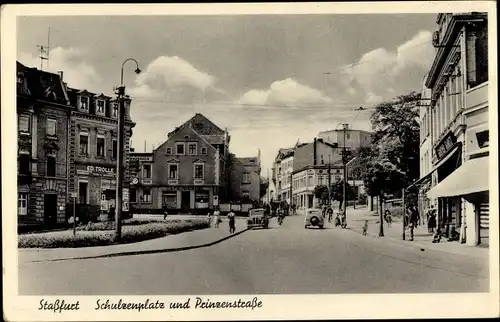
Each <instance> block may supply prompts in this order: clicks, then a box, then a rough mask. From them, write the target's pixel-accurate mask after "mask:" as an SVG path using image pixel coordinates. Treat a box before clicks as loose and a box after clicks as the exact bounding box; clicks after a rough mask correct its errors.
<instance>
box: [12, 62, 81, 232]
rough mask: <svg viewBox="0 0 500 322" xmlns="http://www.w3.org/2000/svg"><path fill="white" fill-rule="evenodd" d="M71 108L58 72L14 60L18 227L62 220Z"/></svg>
mask: <svg viewBox="0 0 500 322" xmlns="http://www.w3.org/2000/svg"><path fill="white" fill-rule="evenodd" d="M71 109H72V108H71V106H70V103H69V100H68V96H67V93H66V90H65V84H64V83H63V80H62V77H61V75H60V74H53V73H48V72H44V71H41V70H38V69H36V68H29V67H26V66H24V65H22V64H21V63H19V62H18V63H17V117H18V140H17V141H18V152H17V153H18V154H17V159H18V167H17V170H18V171H17V173H18V176H17V178H18V181H17V188H18V224H19V226H25V225H44V226H47V227H51V226H55V225H57V224H61V223H64V222H65V221H66V202H67V199H68V169H69V166H70V163H69V159H68V149H69V148H68V145H69V142H68V128H69V117H70V114H71Z"/></svg>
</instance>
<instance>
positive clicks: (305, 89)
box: [237, 78, 333, 107]
mask: <svg viewBox="0 0 500 322" xmlns="http://www.w3.org/2000/svg"><path fill="white" fill-rule="evenodd" d="M237 102H238V103H239V104H250V105H252V104H254V105H278V106H281V105H284V106H293V105H312V106H311V107H314V104H319V105H324V104H328V103H331V102H333V100H332V99H331V98H330V97H328V96H326V95H325V94H323V93H322V92H321V91H319V90H317V89H315V88H312V87H309V86H307V85H303V84H300V83H299V82H298V81H296V80H294V79H292V78H287V79H284V80H280V81H275V82H273V83H272V84H271V85H270V86H269V88H268V89H264V90H260V89H253V90H250V91H248V92H246V93H244V94H243V95H242V96H241V97H240V98H239V99H238V100H237Z"/></svg>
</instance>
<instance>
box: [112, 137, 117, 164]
mask: <svg viewBox="0 0 500 322" xmlns="http://www.w3.org/2000/svg"><path fill="white" fill-rule="evenodd" d="M117 158H118V141H117V140H116V139H113V159H117Z"/></svg>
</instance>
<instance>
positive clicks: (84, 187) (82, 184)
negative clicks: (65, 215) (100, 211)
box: [78, 181, 89, 204]
mask: <svg viewBox="0 0 500 322" xmlns="http://www.w3.org/2000/svg"><path fill="white" fill-rule="evenodd" d="M88 186H89V184H88V182H86V181H79V182H78V203H80V204H87V203H88V198H87V197H88V194H87V191H88Z"/></svg>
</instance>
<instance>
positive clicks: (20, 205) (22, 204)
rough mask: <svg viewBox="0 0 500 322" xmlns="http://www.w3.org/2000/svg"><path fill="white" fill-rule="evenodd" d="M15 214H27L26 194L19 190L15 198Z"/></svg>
mask: <svg viewBox="0 0 500 322" xmlns="http://www.w3.org/2000/svg"><path fill="white" fill-rule="evenodd" d="M17 214H18V215H20V216H26V215H27V214H28V194H27V193H26V192H20V193H19V195H18V199H17Z"/></svg>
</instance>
